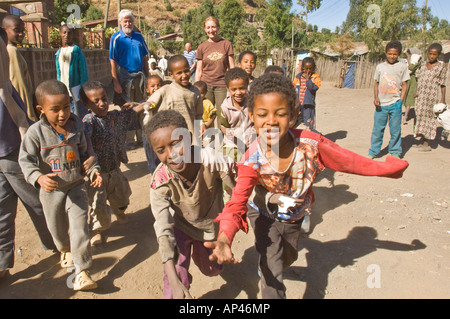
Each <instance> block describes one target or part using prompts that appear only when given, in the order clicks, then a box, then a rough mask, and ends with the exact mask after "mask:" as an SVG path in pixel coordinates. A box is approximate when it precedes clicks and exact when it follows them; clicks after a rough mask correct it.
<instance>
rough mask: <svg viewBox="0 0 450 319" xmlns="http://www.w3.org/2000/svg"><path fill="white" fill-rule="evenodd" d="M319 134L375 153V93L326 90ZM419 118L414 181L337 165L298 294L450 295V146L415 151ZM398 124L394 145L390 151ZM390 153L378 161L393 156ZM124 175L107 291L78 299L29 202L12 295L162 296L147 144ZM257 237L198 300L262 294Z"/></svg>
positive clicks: (320, 197) (201, 282)
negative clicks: (126, 187)
mask: <svg viewBox="0 0 450 319" xmlns="http://www.w3.org/2000/svg"><path fill="white" fill-rule="evenodd" d="M317 105H318V107H317V111H318V115H317V129H318V130H319V131H320V132H322V133H323V134H324V135H325V136H327V137H328V138H330V139H332V140H334V141H336V142H337V143H338V144H339V145H341V146H343V147H345V148H347V149H350V150H352V151H354V152H355V153H358V154H361V155H363V156H366V155H367V151H368V148H369V146H370V134H371V129H372V121H373V105H372V90H371V89H368V90H349V89H337V88H334V87H332V86H331V85H330V84H327V83H324V85H323V87H322V88H321V89H320V91H319V93H318V103H317ZM412 132H413V123H412V121H410V122H409V123H408V125H404V126H403V134H402V135H403V147H404V153H405V155H404V159H405V160H407V161H408V162H409V163H410V167H409V168H408V169H407V170H406V172H405V174H404V176H403V178H401V179H398V180H392V179H387V178H378V177H362V176H354V175H349V174H342V173H339V172H333V171H330V170H325V171H324V172H323V173H322V174H321V176H320V177H319V179H318V181H317V183H316V184H315V193H316V199H317V201H316V203H315V204H314V206H313V214H312V216H311V233H310V234H309V235H305V236H304V237H303V238H301V239H300V244H299V245H300V250H299V258H298V260H297V262H296V263H295V264H294V265H293V266H292V267H290V268H289V269H288V270H287V271H286V273H285V284H286V286H287V296H288V298H289V299H299V298H328V299H353V298H356V299H360V298H368V299H384V298H401V299H404V298H405V299H406V298H440V299H442V298H445V299H446V298H449V297H450V267H449V265H450V240H449V238H450V217H449V212H450V208H449V207H448V206H449V205H450V187H449V181H450V169H449V167H450V142H447V141H445V142H444V141H435V142H434V143H433V144H432V147H433V151H432V152H428V153H421V152H419V151H418V150H417V149H415V148H412V147H411V145H412V144H413V142H414V138H413V135H412ZM388 136H389V133H388V129H387V130H386V136H385V143H384V146H386V145H387V140H388ZM386 154H387V150H386V149H384V151H383V152H382V156H381V157H380V158H378V159H376V160H381V161H384V159H385V157H386ZM129 158H130V163H129V164H128V165H123V166H122V169H123V171H124V172H125V174H126V176H127V177H128V178H129V180H130V183H131V187H132V190H133V194H132V197H131V205H130V206H129V208H128V211H127V213H128V216H129V223H128V224H126V225H119V224H117V223H113V225H112V227H111V229H110V230H109V233H108V235H109V237H108V241H107V242H106V243H105V244H103V245H100V246H98V247H94V249H93V253H94V257H93V258H94V261H93V267H92V269H91V273H92V276H93V278H94V279H95V280H97V281H98V285H99V288H98V289H96V290H95V291H90V292H74V291H73V290H71V289H69V288H68V287H67V285H66V281H67V279H68V278H69V277H70V275H71V274H69V273H67V271H66V270H65V269H61V268H60V266H59V263H58V262H59V255H56V254H53V253H51V252H48V251H44V250H43V249H42V247H41V245H40V242H39V239H38V237H37V235H36V232H35V230H34V229H33V226H32V224H31V221H30V219H29V217H28V215H27V214H26V212H25V211H24V209H23V207H22V205H21V204H19V210H18V215H17V219H16V225H17V226H16V227H17V234H16V261H15V266H14V268H13V269H11V270H10V275H9V276H8V277H7V278H5V280H3V281H2V282H1V283H0V298H33V299H34V298H45V299H68V298H76V299H90V298H94V299H106V298H112V299H122V298H125V299H128V298H150V299H161V298H162V297H163V295H162V274H163V270H162V265H161V262H160V256H159V253H158V246H157V242H156V238H155V233H154V230H153V221H154V219H153V216H152V214H151V211H150V209H149V181H150V176H149V174H148V173H147V168H146V160H145V155H144V151H143V149H142V148H140V149H137V150H133V151H130V152H129ZM253 239H254V237H253V233H252V230H250V231H249V233H248V234H244V233H242V232H240V233H239V234H238V235H237V237H236V240H235V242H234V244H233V249H234V253H235V256H236V257H238V258H240V259H241V262H240V263H239V264H237V265H227V266H226V268H225V271H224V272H223V274H222V275H221V276H217V277H214V278H210V277H206V276H204V275H202V274H201V273H200V272H199V270H198V269H197V267H196V266H195V265H191V273H192V275H193V278H194V279H193V283H192V287H191V293H192V295H193V296H194V297H195V298H203V299H247V298H259V297H260V290H259V287H258V282H259V277H258V275H257V270H256V269H257V253H256V251H255V249H254V247H253Z"/></svg>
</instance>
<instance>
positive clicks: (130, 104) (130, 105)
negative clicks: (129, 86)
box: [121, 102, 137, 111]
mask: <svg viewBox="0 0 450 319" xmlns="http://www.w3.org/2000/svg"><path fill="white" fill-rule="evenodd" d="M136 105H137V103H134V102H127V103H125V104H124V105H122V108H121V109H122V111H128V110H130V109H132V108H133V107H135V106H136Z"/></svg>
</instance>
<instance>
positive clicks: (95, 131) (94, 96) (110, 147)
mask: <svg viewBox="0 0 450 319" xmlns="http://www.w3.org/2000/svg"><path fill="white" fill-rule="evenodd" d="M80 98H81V101H82V102H83V104H84V105H85V106H86V107H87V108H88V109H89V110H90V112H89V113H88V114H86V116H85V117H84V118H83V123H84V133H85V135H86V139H87V140H88V142H89V143H90V144H91V145H92V149H93V152H94V153H95V154H96V155H97V161H98V164H99V166H100V174H101V177H102V180H103V185H102V187H97V188H94V187H90V186H88V195H89V202H90V206H91V208H90V212H89V215H90V217H91V227H92V233H93V236H92V238H91V244H92V245H97V244H100V243H102V242H104V240H105V238H104V236H103V233H104V231H105V230H107V229H108V228H109V227H110V225H111V214H114V216H116V219H117V221H118V222H119V223H120V224H125V223H126V222H127V216H126V215H125V210H126V208H127V207H128V204H129V203H130V196H131V188H130V184H129V182H128V179H127V178H126V177H125V175H124V174H123V173H122V171H121V170H120V165H121V164H122V163H125V164H126V163H128V157H127V153H126V149H125V138H126V132H127V131H128V129H129V126H130V123H131V124H132V123H134V122H135V121H137V117H138V115H137V114H138V113H141V112H143V107H142V106H136V107H134V108H128V107H130V106H131V103H126V104H124V105H123V107H122V110H121V111H119V110H112V111H109V102H108V94H107V92H106V87H105V86H104V85H103V83H101V82H99V81H88V82H86V83H85V84H84V85H83V87H82V88H81V90H80ZM107 202H109V205H108V203H107Z"/></svg>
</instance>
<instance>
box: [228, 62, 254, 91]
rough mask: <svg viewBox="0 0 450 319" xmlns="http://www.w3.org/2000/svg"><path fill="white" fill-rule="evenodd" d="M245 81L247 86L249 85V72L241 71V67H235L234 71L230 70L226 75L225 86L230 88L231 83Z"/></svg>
mask: <svg viewBox="0 0 450 319" xmlns="http://www.w3.org/2000/svg"><path fill="white" fill-rule="evenodd" d="M238 79H240V80H244V81H245V82H246V83H247V85H248V82H249V80H248V74H247V72H245V71H244V69H241V68H239V67H235V68H232V69H229V70H228V71H227V72H226V73H225V85H226V86H227V87H228V85H229V84H230V82H231V81H233V80H238Z"/></svg>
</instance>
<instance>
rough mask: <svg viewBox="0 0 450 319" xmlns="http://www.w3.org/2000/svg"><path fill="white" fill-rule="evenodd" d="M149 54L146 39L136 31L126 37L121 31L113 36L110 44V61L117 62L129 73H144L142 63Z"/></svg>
mask: <svg viewBox="0 0 450 319" xmlns="http://www.w3.org/2000/svg"><path fill="white" fill-rule="evenodd" d="M148 52H149V51H148V47H147V44H146V43H145V40H144V37H143V36H142V34H141V33H139V32H136V31H132V32H131V35H126V34H125V33H124V32H123V30H122V29H121V30H120V31H118V32H116V33H114V34H113V35H112V37H111V42H110V43H109V59H110V60H114V61H116V62H117V64H118V65H119V66H121V67H123V68H125V69H126V70H127V71H128V72H138V71H142V69H143V63H142V61H143V58H144V57H145V56H146V55H147V54H148Z"/></svg>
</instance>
